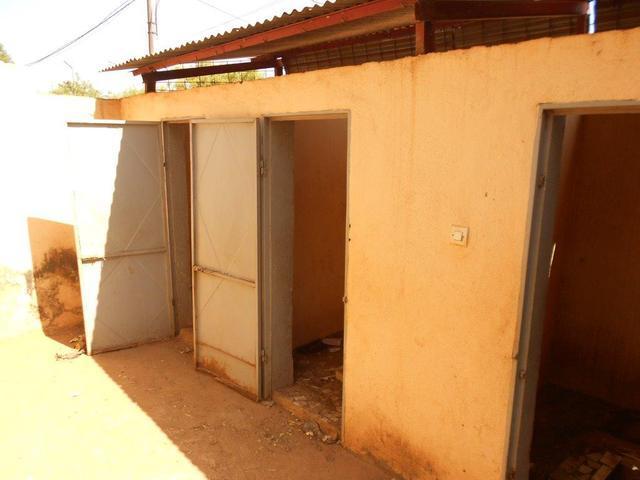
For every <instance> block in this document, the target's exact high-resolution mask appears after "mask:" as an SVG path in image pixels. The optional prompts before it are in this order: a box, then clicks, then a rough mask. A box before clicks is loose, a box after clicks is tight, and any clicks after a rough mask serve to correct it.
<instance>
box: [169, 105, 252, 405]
mask: <svg viewBox="0 0 640 480" xmlns="http://www.w3.org/2000/svg"><path fill="white" fill-rule="evenodd" d="M180 121H181V122H184V123H187V122H188V124H189V177H190V178H189V196H190V200H189V201H190V202H191V209H190V214H191V218H190V225H191V305H192V308H191V314H192V325H193V364H194V367H195V369H196V370H199V371H203V372H206V373H209V374H211V372H210V371H208V370H206V369H203V368H200V367H199V366H198V341H197V339H198V333H197V332H198V330H197V322H196V288H195V286H196V281H195V275H196V271H195V268H194V267H195V266H196V258H195V255H196V249H195V218H196V202H195V199H194V192H195V188H194V187H195V182H194V165H193V163H194V144H193V127H194V125H198V124H229V123H254V122H255V124H256V166H257V172H256V199H257V202H256V204H257V205H256V221H257V239H256V245H257V252H256V261H257V265H256V293H257V318H258V326H257V344H256V358H255V365H256V381H257V385H256V398H253V396H252V395H249V394H248V392H246V391H245V390H244V389H242V388H240V387H238V386H237V385H235V384H233V383H231V382H228V381H226V380H223V379H221V378H218V377H215V378H216V380H218V381H220V382H221V383H224V384H225V385H227V386H229V387H231V388H233V389H234V390H236V391H238V392H240V393H241V394H243V395H246V396H249V397H250V398H252V399H254V400H257V401H260V400H262V399H263V392H262V383H263V382H262V377H263V375H264V366H263V363H264V362H263V358H264V355H263V354H262V352H263V344H262V338H263V332H262V330H263V318H262V289H263V286H262V230H263V229H262V214H261V210H262V178H261V174H260V169H261V168H262V166H263V159H262V131H261V123H262V122H261V121H260V117H229V118H227V117H220V118H218V117H194V118H189V119H180ZM166 122H167V123H171V122H175V120H166Z"/></svg>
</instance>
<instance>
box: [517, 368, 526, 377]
mask: <svg viewBox="0 0 640 480" xmlns="http://www.w3.org/2000/svg"><path fill="white" fill-rule="evenodd" d="M518 377H519V378H520V379H521V380H524V379H525V378H527V371H526V370H524V369H523V370H520V371H519V372H518Z"/></svg>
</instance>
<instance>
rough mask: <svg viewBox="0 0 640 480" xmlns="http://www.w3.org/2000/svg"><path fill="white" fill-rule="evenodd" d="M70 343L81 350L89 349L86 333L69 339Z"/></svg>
mask: <svg viewBox="0 0 640 480" xmlns="http://www.w3.org/2000/svg"><path fill="white" fill-rule="evenodd" d="M69 343H70V344H71V345H72V346H73V348H74V349H76V350H78V351H79V352H84V351H86V349H87V343H86V341H85V338H84V335H78V336H77V337H74V338H72V339H71V340H69Z"/></svg>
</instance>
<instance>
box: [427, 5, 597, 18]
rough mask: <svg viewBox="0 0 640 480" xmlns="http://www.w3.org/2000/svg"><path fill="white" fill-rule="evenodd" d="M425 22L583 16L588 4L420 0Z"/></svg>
mask: <svg viewBox="0 0 640 480" xmlns="http://www.w3.org/2000/svg"><path fill="white" fill-rule="evenodd" d="M420 10H421V11H422V15H423V16H424V19H425V20H427V19H428V20H429V21H431V22H434V23H437V22H441V21H452V20H453V21H455V20H460V21H467V20H491V19H500V18H525V17H556V16H574V15H575V16H577V15H586V14H587V12H588V10H589V2H588V1H587V0H580V1H577V0H539V1H533V0H423V1H422V3H421V7H420Z"/></svg>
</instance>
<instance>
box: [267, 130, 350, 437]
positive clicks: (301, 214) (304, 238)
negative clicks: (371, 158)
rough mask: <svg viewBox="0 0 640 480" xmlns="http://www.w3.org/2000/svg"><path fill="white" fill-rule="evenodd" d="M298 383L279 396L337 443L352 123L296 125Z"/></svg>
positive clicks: (294, 338)
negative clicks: (348, 163) (348, 168)
mask: <svg viewBox="0 0 640 480" xmlns="http://www.w3.org/2000/svg"><path fill="white" fill-rule="evenodd" d="M292 124H293V125H292V126H291V127H292V128H291V129H290V130H289V131H290V132H291V133H292V141H291V150H292V153H293V157H292V165H293V241H292V245H293V252H292V253H293V255H292V257H293V262H292V270H293V275H292V289H291V295H292V299H291V301H292V317H291V323H292V325H291V339H292V340H291V349H292V356H293V384H290V385H287V386H284V388H281V389H279V390H278V391H276V392H275V393H274V395H273V398H274V400H276V401H277V402H278V403H280V404H282V405H283V406H285V407H286V408H287V409H289V410H290V411H292V412H293V413H294V414H295V415H297V416H299V417H301V418H303V419H305V420H308V421H309V422H311V423H316V424H317V425H318V426H319V428H320V430H321V433H317V432H316V433H314V434H318V435H322V436H323V437H325V436H326V437H327V439H329V438H330V439H337V438H338V436H339V432H340V429H341V418H342V364H343V330H344V303H343V297H344V282H345V232H346V186H347V179H346V173H347V136H348V130H347V120H346V118H340V119H319V120H299V121H294V122H292Z"/></svg>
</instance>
